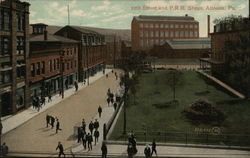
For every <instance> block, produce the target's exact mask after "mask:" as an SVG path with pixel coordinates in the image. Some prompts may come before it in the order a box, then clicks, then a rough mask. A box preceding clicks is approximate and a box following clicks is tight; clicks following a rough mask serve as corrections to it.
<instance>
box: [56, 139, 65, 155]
mask: <svg viewBox="0 0 250 158" xmlns="http://www.w3.org/2000/svg"><path fill="white" fill-rule="evenodd" d="M57 149H59V153H58V157H61V155H63V156H64V157H65V154H64V152H63V145H62V144H61V142H58V145H57V147H56V150H57Z"/></svg>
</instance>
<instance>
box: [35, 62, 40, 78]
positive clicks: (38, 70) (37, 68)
mask: <svg viewBox="0 0 250 158" xmlns="http://www.w3.org/2000/svg"><path fill="white" fill-rule="evenodd" d="M40 69H41V67H40V62H38V63H37V67H36V74H37V75H40Z"/></svg>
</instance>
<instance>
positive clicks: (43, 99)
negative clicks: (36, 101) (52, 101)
mask: <svg viewBox="0 0 250 158" xmlns="http://www.w3.org/2000/svg"><path fill="white" fill-rule="evenodd" d="M45 102H46V99H45V97H44V96H42V98H41V105H45Z"/></svg>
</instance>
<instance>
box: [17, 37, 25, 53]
mask: <svg viewBox="0 0 250 158" xmlns="http://www.w3.org/2000/svg"><path fill="white" fill-rule="evenodd" d="M16 54H24V38H23V37H17V48H16Z"/></svg>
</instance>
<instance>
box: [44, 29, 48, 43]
mask: <svg viewBox="0 0 250 158" xmlns="http://www.w3.org/2000/svg"><path fill="white" fill-rule="evenodd" d="M47 40H48V31H47V30H44V41H47Z"/></svg>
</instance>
